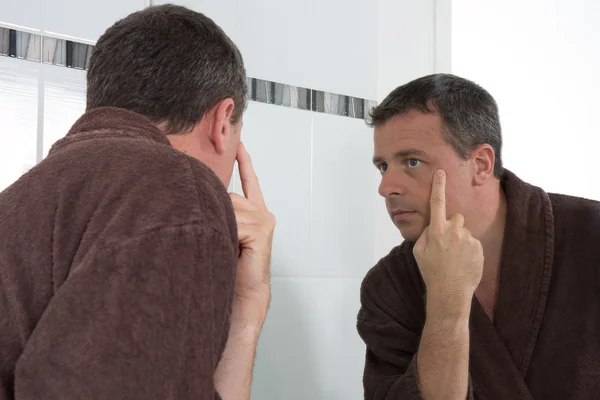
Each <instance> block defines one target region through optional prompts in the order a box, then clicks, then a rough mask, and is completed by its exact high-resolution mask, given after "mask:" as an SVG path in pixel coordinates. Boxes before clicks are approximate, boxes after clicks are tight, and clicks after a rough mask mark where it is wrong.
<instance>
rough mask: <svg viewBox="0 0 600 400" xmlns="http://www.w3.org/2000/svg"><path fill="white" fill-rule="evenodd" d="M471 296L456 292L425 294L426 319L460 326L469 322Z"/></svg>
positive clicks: (466, 293) (467, 293)
mask: <svg viewBox="0 0 600 400" xmlns="http://www.w3.org/2000/svg"><path fill="white" fill-rule="evenodd" d="M472 301H473V294H471V293H469V292H458V293H452V294H444V293H442V292H434V293H431V294H429V293H428V294H427V301H426V313H427V317H428V319H432V320H435V321H443V322H444V323H450V324H460V323H464V322H468V321H469V317H470V315H471V304H472Z"/></svg>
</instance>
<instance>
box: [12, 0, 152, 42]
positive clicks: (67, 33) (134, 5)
mask: <svg viewBox="0 0 600 400" xmlns="http://www.w3.org/2000/svg"><path fill="white" fill-rule="evenodd" d="M148 4H149V1H148V0H103V1H89V0H85V1H81V0H52V1H48V0H0V11H1V13H0V22H1V23H2V24H4V25H5V26H6V25H7V24H11V25H16V26H18V27H20V28H25V29H24V30H30V31H33V32H39V33H42V34H47V35H50V36H55V37H66V38H69V37H71V38H76V39H77V41H79V42H86V41H87V42H90V41H92V42H93V41H96V40H98V37H99V36H100V35H101V34H102V32H104V30H105V29H106V28H107V27H108V26H109V25H110V24H112V23H114V22H115V21H116V20H117V19H120V18H123V17H124V16H126V15H127V14H129V13H130V12H133V11H136V10H140V9H143V8H144V7H146V6H147V5H148Z"/></svg>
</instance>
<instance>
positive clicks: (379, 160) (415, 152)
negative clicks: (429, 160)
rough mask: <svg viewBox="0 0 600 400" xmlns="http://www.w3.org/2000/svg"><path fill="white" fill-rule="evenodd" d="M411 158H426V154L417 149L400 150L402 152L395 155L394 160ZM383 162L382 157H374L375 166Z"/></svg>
mask: <svg viewBox="0 0 600 400" xmlns="http://www.w3.org/2000/svg"><path fill="white" fill-rule="evenodd" d="M411 156H416V157H425V152H424V151H422V150H417V149H406V150H400V151H397V152H395V153H394V157H393V158H406V157H411ZM382 162H383V158H382V157H380V156H375V157H373V164H375V165H377V164H380V163H382Z"/></svg>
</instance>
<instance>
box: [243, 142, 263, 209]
mask: <svg viewBox="0 0 600 400" xmlns="http://www.w3.org/2000/svg"><path fill="white" fill-rule="evenodd" d="M237 162H238V168H239V171H240V180H241V181H242V190H243V191H244V196H246V198H247V199H248V200H250V201H252V202H253V203H255V204H256V205H258V206H262V207H264V206H265V200H264V198H263V195H262V191H261V190H260V185H259V184H258V178H257V176H256V173H255V172H254V167H253V166H252V160H251V159H250V154H248V152H247V151H246V148H245V147H244V144H243V143H240V147H239V149H238V153H237Z"/></svg>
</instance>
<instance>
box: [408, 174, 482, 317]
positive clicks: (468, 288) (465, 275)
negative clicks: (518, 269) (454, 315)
mask: <svg viewBox="0 0 600 400" xmlns="http://www.w3.org/2000/svg"><path fill="white" fill-rule="evenodd" d="M430 206H431V216H430V223H429V226H428V227H427V228H425V230H424V231H423V233H422V234H421V236H420V237H419V240H417V242H416V243H415V246H414V249H413V254H414V256H415V259H416V260H417V264H418V265H419V269H420V270H421V275H422V276H423V280H424V281H425V285H426V287H427V296H428V298H430V297H431V296H435V297H436V298H438V299H439V300H440V301H441V302H442V303H445V304H447V305H448V306H450V307H452V306H453V305H454V304H458V305H464V302H469V303H470V300H471V298H472V297H473V294H474V292H475V289H477V286H478V285H479V282H480V281H481V274H482V272H483V248H482V246H481V243H480V242H479V241H478V240H477V239H475V238H474V237H473V236H472V235H471V232H470V231H469V230H468V229H467V228H465V227H464V217H463V216H462V215H461V214H455V215H454V216H452V218H450V219H449V220H448V219H446V173H445V172H444V171H443V170H437V171H436V172H435V174H434V177H433V182H432V185H431V199H430ZM454 300H456V301H454ZM457 302H458V303H457Z"/></svg>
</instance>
